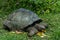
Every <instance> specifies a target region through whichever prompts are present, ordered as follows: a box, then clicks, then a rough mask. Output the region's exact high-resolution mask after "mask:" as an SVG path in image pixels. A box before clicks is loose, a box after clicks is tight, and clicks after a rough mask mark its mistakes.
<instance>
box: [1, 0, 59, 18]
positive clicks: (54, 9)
mask: <svg viewBox="0 0 60 40" xmlns="http://www.w3.org/2000/svg"><path fill="white" fill-rule="evenodd" d="M19 8H26V9H29V10H32V11H34V12H35V13H37V14H38V15H40V14H49V13H53V14H56V13H59V12H60V1H59V0H0V18H4V17H6V15H8V14H10V13H11V12H12V11H13V10H16V9H19Z"/></svg>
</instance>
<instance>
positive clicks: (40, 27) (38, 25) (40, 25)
mask: <svg viewBox="0 0 60 40" xmlns="http://www.w3.org/2000/svg"><path fill="white" fill-rule="evenodd" d="M35 27H36V29H38V30H39V31H42V30H45V29H46V28H47V27H48V25H47V24H46V23H43V22H41V23H36V24H35Z"/></svg>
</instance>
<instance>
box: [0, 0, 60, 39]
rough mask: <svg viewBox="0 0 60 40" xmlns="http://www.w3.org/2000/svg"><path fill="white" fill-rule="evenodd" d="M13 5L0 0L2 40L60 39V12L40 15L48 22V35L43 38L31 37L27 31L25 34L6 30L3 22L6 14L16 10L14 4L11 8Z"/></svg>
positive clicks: (0, 36) (0, 32)
mask: <svg viewBox="0 0 60 40" xmlns="http://www.w3.org/2000/svg"><path fill="white" fill-rule="evenodd" d="M10 7H11V5H8V4H7V3H6V0H0V40H29V39H30V40H60V14H59V13H56V14H52V13H50V14H44V15H39V17H40V18H42V19H43V20H44V22H47V23H48V25H49V26H48V29H46V30H47V31H46V33H45V34H46V35H48V36H46V37H44V38H41V37H39V36H37V35H34V36H32V37H31V38H29V37H28V36H27V33H23V34H16V33H14V34H12V33H10V32H7V31H6V30H4V29H2V27H3V25H2V22H3V20H4V19H5V17H6V15H8V13H10V12H11V11H13V10H15V9H16V8H15V9H14V6H13V8H10Z"/></svg>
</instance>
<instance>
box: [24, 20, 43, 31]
mask: <svg viewBox="0 0 60 40" xmlns="http://www.w3.org/2000/svg"><path fill="white" fill-rule="evenodd" d="M42 21H43V20H42V19H39V20H37V21H35V22H33V23H32V24H31V25H28V26H26V27H25V28H24V29H23V30H24V31H26V29H27V28H29V27H34V25H35V24H39V23H40V22H42Z"/></svg>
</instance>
